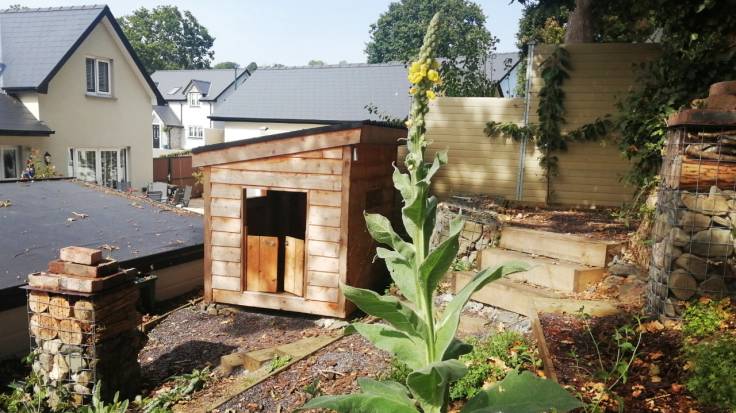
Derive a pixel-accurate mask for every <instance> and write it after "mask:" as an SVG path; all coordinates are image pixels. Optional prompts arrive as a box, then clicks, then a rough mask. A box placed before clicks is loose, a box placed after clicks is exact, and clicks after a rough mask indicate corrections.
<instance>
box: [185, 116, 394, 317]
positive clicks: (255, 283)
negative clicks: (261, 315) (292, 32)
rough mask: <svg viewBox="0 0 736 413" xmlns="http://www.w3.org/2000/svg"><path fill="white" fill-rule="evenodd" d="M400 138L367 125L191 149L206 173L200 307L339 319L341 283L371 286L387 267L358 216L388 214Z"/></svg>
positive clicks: (348, 307) (343, 307)
mask: <svg viewBox="0 0 736 413" xmlns="http://www.w3.org/2000/svg"><path fill="white" fill-rule="evenodd" d="M404 137H406V130H405V129H400V128H392V127H387V126H382V125H379V124H375V123H371V122H354V123H342V124H337V125H330V126H325V127H319V128H313V129H305V130H300V131H295V132H288V133H282V134H278V135H270V136H264V137H261V138H254V139H246V140H241V141H235V142H227V143H221V144H215V145H209V146H204V147H200V148H196V149H194V150H193V151H192V152H193V153H194V157H193V165H194V166H195V167H201V168H202V172H203V174H204V203H205V268H204V277H205V278H204V286H205V300H207V301H213V302H218V303H228V304H238V305H245V306H250V307H260V308H271V309H280V310H287V311H295V312H301V313H310V314H320V315H327V316H333V317H345V316H347V315H348V314H349V313H350V312H351V311H352V310H353V309H354V308H353V306H352V304H351V303H349V302H348V303H346V300H345V297H344V296H343V295H342V293H341V292H340V290H339V288H338V286H339V284H340V283H341V282H342V283H346V284H348V285H352V286H357V287H367V288H370V287H372V286H375V285H376V284H377V283H379V282H381V281H382V280H383V278H384V277H383V276H384V275H385V274H384V273H385V267H384V266H382V265H381V264H380V263H374V262H373V256H374V255H375V243H374V242H373V240H372V239H371V237H370V235H369V234H368V232H367V230H366V229H365V223H364V220H363V212H364V211H370V212H378V213H381V214H384V215H391V213H392V207H393V205H394V190H393V184H392V180H391V174H392V173H393V167H392V164H393V163H394V162H395V161H396V145H398V140H399V139H400V138H404Z"/></svg>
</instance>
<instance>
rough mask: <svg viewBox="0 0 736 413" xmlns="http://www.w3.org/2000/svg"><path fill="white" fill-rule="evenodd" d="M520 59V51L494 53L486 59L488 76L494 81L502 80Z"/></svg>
mask: <svg viewBox="0 0 736 413" xmlns="http://www.w3.org/2000/svg"><path fill="white" fill-rule="evenodd" d="M518 61H519V53H518V52H509V53H494V54H492V55H490V56H488V59H486V65H485V71H486V76H487V77H488V79H490V80H493V81H498V80H501V78H502V77H504V76H505V75H506V73H508V72H509V71H510V70H511V69H512V68H513V67H514V65H515V64H516V63H517V62H518Z"/></svg>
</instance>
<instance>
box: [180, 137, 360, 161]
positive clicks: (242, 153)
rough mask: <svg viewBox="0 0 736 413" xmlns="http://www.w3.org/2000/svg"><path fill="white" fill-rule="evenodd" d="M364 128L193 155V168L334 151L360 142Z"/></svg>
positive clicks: (263, 142) (244, 145)
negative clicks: (318, 151) (328, 150)
mask: <svg viewBox="0 0 736 413" xmlns="http://www.w3.org/2000/svg"><path fill="white" fill-rule="evenodd" d="M360 133H361V128H355V129H344V130H339V131H332V132H324V133H318V134H313V135H306V136H297V137H293V138H287V139H279V140H275V141H268V140H266V141H262V142H255V143H250V144H249V143H244V144H243V145H239V146H233V147H230V148H224V149H219V150H214V151H207V152H202V153H197V154H194V156H192V166H193V167H195V168H196V167H201V166H210V165H221V164H225V163H230V162H240V161H248V160H251V159H260V158H268V157H272V156H280V155H289V154H295V153H299V152H307V151H314V150H319V149H327V148H335V147H338V146H344V145H352V144H355V143H358V142H360Z"/></svg>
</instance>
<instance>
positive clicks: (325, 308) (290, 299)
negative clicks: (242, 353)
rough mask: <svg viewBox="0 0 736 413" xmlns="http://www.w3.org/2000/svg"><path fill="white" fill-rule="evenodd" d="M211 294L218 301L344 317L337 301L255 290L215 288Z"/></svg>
mask: <svg viewBox="0 0 736 413" xmlns="http://www.w3.org/2000/svg"><path fill="white" fill-rule="evenodd" d="M212 295H213V297H214V300H215V301H216V302H218V303H225V304H236V305H243V306H248V307H257V308H270V309H274V310H284V311H294V312H297V313H306V314H317V315H323V316H328V317H337V318H344V317H345V312H344V311H343V310H342V309H341V307H340V306H339V304H337V303H328V302H325V301H314V300H307V299H305V298H302V297H297V296H295V295H291V294H278V293H277V294H272V293H261V292H256V291H243V292H237V291H227V290H217V289H215V290H213V291H212Z"/></svg>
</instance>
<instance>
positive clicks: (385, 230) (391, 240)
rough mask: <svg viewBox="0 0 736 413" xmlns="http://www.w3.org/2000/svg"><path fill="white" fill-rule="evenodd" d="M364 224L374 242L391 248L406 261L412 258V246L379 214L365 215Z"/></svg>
mask: <svg viewBox="0 0 736 413" xmlns="http://www.w3.org/2000/svg"><path fill="white" fill-rule="evenodd" d="M365 223H366V227H367V228H368V232H369V233H370V234H371V236H372V237H373V239H374V240H376V241H378V242H379V243H381V244H384V245H388V246H389V247H391V248H393V249H394V251H396V252H398V253H399V254H401V255H402V256H404V258H406V259H407V260H412V259H413V258H414V246H413V245H411V244H408V243H407V242H406V241H404V240H403V239H401V237H400V236H399V235H398V234H396V232H395V231H394V228H393V227H392V226H391V221H389V220H388V218H386V217H384V216H383V215H380V214H365Z"/></svg>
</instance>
